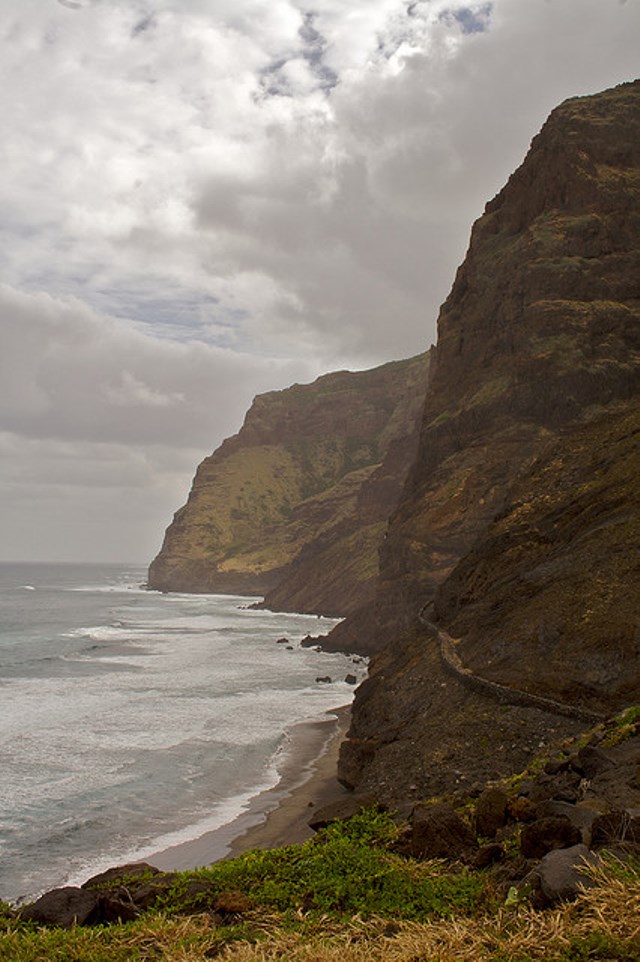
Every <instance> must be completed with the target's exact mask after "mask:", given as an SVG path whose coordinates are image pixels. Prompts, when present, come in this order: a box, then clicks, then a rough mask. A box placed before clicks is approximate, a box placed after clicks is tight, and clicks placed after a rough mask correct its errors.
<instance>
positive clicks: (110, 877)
mask: <svg viewBox="0 0 640 962" xmlns="http://www.w3.org/2000/svg"><path fill="white" fill-rule="evenodd" d="M160 874H161V872H160V869H159V868H156V867H155V865H149V863H148V862H128V863H127V864H126V865H115V866H114V867H113V868H109V869H107V870H106V871H105V872H100V873H99V874H98V875H93V876H92V877H91V878H89V879H87V881H86V882H83V883H82V886H81V887H82V888H83V889H103V888H110V887H113V886H114V883H116V882H119V881H120V880H122V879H127V880H130V879H136V878H140V877H147V876H149V875H160Z"/></svg>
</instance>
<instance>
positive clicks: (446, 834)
mask: <svg viewBox="0 0 640 962" xmlns="http://www.w3.org/2000/svg"><path fill="white" fill-rule="evenodd" d="M476 847H477V843H476V838H475V835H474V834H473V832H472V831H471V829H470V828H469V826H468V825H467V823H466V822H463V820H462V819H461V818H460V816H459V815H458V814H457V813H456V812H455V811H454V810H453V808H452V807H451V806H450V805H447V804H446V803H444V802H438V803H436V804H435V805H416V807H415V808H414V810H413V813H412V815H411V839H410V853H411V855H413V857H414V858H446V859H458V858H464V857H466V856H468V855H469V854H470V852H471V851H472V850H473V849H475V848H476Z"/></svg>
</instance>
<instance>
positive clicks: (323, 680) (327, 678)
mask: <svg viewBox="0 0 640 962" xmlns="http://www.w3.org/2000/svg"><path fill="white" fill-rule="evenodd" d="M332 681H333V678H332V677H331V675H321V676H320V677H319V678H316V682H317V683H318V684H319V685H330V684H331V682H332Z"/></svg>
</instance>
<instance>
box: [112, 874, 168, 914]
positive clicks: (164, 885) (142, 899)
mask: <svg viewBox="0 0 640 962" xmlns="http://www.w3.org/2000/svg"><path fill="white" fill-rule="evenodd" d="M175 880H176V873H175V872H166V873H164V872H163V873H161V874H159V875H157V876H154V878H152V879H149V881H148V882H143V883H142V884H141V885H137V886H131V887H130V888H121V889H118V890H117V893H116V894H117V895H118V897H120V898H122V897H123V896H125V897H126V896H128V897H129V898H130V899H131V901H132V902H133V904H134V905H135V906H136V908H138V909H140V910H141V911H145V910H146V909H149V908H151V907H152V906H153V905H155V904H156V903H157V902H158V901H159V900H160V899H161V898H163V897H164V896H165V895H166V894H167V892H168V891H169V889H170V888H171V886H172V885H173V883H174V882H175Z"/></svg>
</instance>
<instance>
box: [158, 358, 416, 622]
mask: <svg viewBox="0 0 640 962" xmlns="http://www.w3.org/2000/svg"><path fill="white" fill-rule="evenodd" d="M428 370H429V356H428V355H420V356H419V357H416V358H410V359H408V360H406V361H397V362H392V363H390V364H385V365H383V366H382V367H379V368H376V369H374V370H372V371H363V372H357V373H349V372H346V371H342V372H338V373H335V374H328V375H325V376H324V377H321V378H319V379H318V380H317V381H316V382H314V383H313V384H309V385H297V384H296V385H294V386H293V387H291V388H289V389H287V390H286V391H274V392H271V393H269V394H265V395H261V396H259V397H257V398H256V399H255V401H254V403H253V405H252V407H251V409H250V410H249V412H248V414H247V416H246V419H245V423H244V425H243V427H242V429H241V430H240V432H239V433H238V434H237V435H235V436H234V437H232V438H229V439H228V440H227V441H225V442H224V443H223V444H222V445H221V447H220V448H219V449H218V450H217V451H216V452H215V453H214V454H213V455H211V457H209V458H207V459H206V460H205V461H204V462H203V463H202V464H201V465H200V467H199V468H198V471H197V473H196V477H195V480H194V482H193V487H192V490H191V493H190V495H189V500H188V502H187V504H186V505H185V506H184V507H183V508H181V509H180V510H179V511H178V512H177V514H176V515H175V517H174V520H173V523H172V524H171V526H170V527H169V528H168V530H167V533H166V536H165V541H164V544H163V547H162V550H161V551H160V554H159V555H158V557H157V558H156V559H155V561H154V562H153V563H152V565H151V567H150V570H149V586H150V587H152V588H156V589H160V590H169V591H195V592H208V591H223V592H231V593H234V592H241V593H245V592H246V593H253V594H264V593H267V601H266V604H268V606H269V607H274V608H277V609H280V610H295V611H308V612H322V613H324V614H336V615H343V614H347V613H348V612H350V611H354V610H356V609H357V608H358V607H359V606H360V605H362V604H364V603H365V602H366V601H367V600H369V599H370V598H371V597H372V594H373V589H374V585H375V581H376V578H377V574H378V547H379V544H380V540H381V539H382V536H383V533H384V530H385V523H386V520H387V518H388V516H389V513H390V512H391V510H392V509H393V507H394V506H395V504H396V502H397V499H398V496H399V494H400V491H401V488H402V484H403V482H404V479H405V476H406V472H407V470H408V468H409V465H410V463H411V461H412V459H413V456H414V454H415V446H416V444H417V419H418V414H419V412H420V410H421V407H422V403H423V399H424V393H425V390H426V380H427V375H428Z"/></svg>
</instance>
